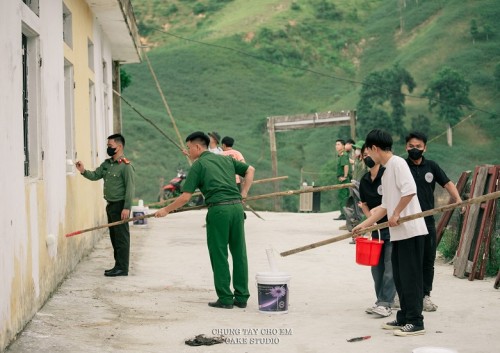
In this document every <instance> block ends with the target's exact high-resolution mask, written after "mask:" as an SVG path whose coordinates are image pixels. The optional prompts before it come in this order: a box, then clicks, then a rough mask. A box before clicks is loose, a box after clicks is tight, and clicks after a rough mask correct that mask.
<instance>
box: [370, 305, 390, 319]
mask: <svg viewBox="0 0 500 353" xmlns="http://www.w3.org/2000/svg"><path fill="white" fill-rule="evenodd" d="M373 313H374V314H377V315H380V317H387V316H391V314H392V310H391V308H387V307H385V306H381V305H379V306H377V307H376V308H374V309H373Z"/></svg>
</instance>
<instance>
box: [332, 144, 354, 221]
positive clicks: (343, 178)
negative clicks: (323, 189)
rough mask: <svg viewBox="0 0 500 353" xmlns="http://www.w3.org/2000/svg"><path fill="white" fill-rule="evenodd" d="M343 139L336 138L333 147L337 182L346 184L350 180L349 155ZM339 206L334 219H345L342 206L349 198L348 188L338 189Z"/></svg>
mask: <svg viewBox="0 0 500 353" xmlns="http://www.w3.org/2000/svg"><path fill="white" fill-rule="evenodd" d="M344 148H345V141H344V140H342V139H338V140H337V141H336V142H335V149H336V150H337V154H338V157H339V158H338V159H337V180H338V182H339V184H348V183H350V182H351V164H350V163H349V155H348V154H347V153H346V152H345V149H344ZM338 195H339V206H340V216H339V217H337V218H335V220H345V219H346V217H345V214H344V207H345V205H346V203H347V199H348V198H349V189H348V188H344V189H339V194H338Z"/></svg>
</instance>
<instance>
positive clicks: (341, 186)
mask: <svg viewBox="0 0 500 353" xmlns="http://www.w3.org/2000/svg"><path fill="white" fill-rule="evenodd" d="M352 186H354V185H353V184H350V183H349V184H338V185H328V186H321V187H317V188H314V189H302V190H288V191H281V192H273V193H270V194H263V195H257V196H251V197H248V198H247V199H246V201H252V200H260V199H265V198H270V197H277V196H289V195H295V194H303V193H307V192H321V191H327V190H337V189H344V188H348V187H352ZM206 207H208V206H207V205H201V206H192V207H184V208H181V209H178V210H175V211H174V212H172V213H177V212H185V211H193V210H201V209H203V208H206ZM154 216H155V214H154V213H151V214H148V215H142V216H137V217H133V218H128V219H122V220H121V221H116V222H113V223H108V224H103V225H100V226H95V227H92V228H87V229H82V230H77V231H76V232H72V233H68V234H66V235H65V237H66V238H69V237H72V236H74V235H78V234H82V233H87V232H91V231H93V230H98V229H102V228H108V227H113V226H117V225H120V224H124V223H128V222H133V221H138V220H141V219H145V218H150V217H154Z"/></svg>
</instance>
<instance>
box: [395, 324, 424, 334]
mask: <svg viewBox="0 0 500 353" xmlns="http://www.w3.org/2000/svg"><path fill="white" fill-rule="evenodd" d="M424 333H425V329H424V327H423V326H417V325H413V324H406V325H404V326H403V327H401V329H399V330H395V331H394V336H403V337H404V336H417V335H423V334H424Z"/></svg>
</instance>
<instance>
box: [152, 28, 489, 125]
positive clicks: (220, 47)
mask: <svg viewBox="0 0 500 353" xmlns="http://www.w3.org/2000/svg"><path fill="white" fill-rule="evenodd" d="M152 30H154V31H157V32H160V33H163V34H166V35H168V36H171V37H174V38H177V39H182V40H185V41H188V42H193V43H196V44H201V45H205V46H209V47H214V48H218V49H223V50H229V51H232V52H235V53H238V54H240V55H243V56H248V57H250V58H253V59H257V60H260V61H264V62H267V63H270V64H273V65H277V66H282V67H286V68H289V69H295V70H300V71H305V72H309V73H312V74H314V75H318V76H324V77H328V78H333V79H335V80H339V81H345V82H349V83H354V84H357V85H362V86H367V87H375V88H377V89H380V90H382V91H386V92H389V93H398V94H401V95H403V96H404V97H408V98H415V99H428V100H430V101H433V102H437V103H441V104H449V103H448V102H445V101H442V100H439V99H436V98H427V97H422V96H416V95H412V94H406V93H403V92H399V91H392V90H390V89H386V88H383V87H380V86H377V85H371V84H368V83H365V82H361V81H357V80H353V79H350V78H345V77H339V76H335V75H330V74H326V73H324V72H320V71H316V70H312V69H308V68H304V67H298V66H293V65H288V64H283V63H280V62H277V61H274V60H271V59H266V58H264V57H261V56H258V55H254V54H250V53H248V52H246V51H243V50H240V49H236V48H231V47H227V46H224V45H219V44H213V43H206V42H202V41H199V40H195V39H190V38H186V37H182V36H180V35H178V34H174V33H171V32H167V31H165V30H162V29H160V28H158V27H153V28H152ZM459 106H460V107H465V108H467V109H470V110H476V111H479V112H482V113H485V114H489V115H491V116H497V114H496V113H492V112H490V111H487V110H484V109H481V108H478V107H476V106H469V105H462V104H460V105H459Z"/></svg>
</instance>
